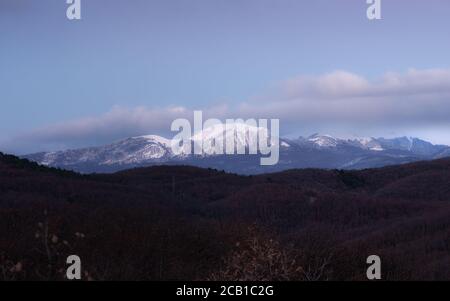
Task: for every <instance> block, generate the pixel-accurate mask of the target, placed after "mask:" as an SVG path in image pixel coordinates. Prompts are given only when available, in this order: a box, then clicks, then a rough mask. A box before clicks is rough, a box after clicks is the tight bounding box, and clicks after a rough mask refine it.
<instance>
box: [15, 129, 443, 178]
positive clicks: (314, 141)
mask: <svg viewBox="0 0 450 301" xmlns="http://www.w3.org/2000/svg"><path fill="white" fill-rule="evenodd" d="M251 130H253V129H251ZM259 130H260V129H259V128H255V129H254V131H255V132H259ZM233 133H236V134H234V136H231V135H230V133H229V132H225V130H224V132H223V135H224V136H223V137H225V139H229V138H230V137H231V139H234V143H235V145H236V147H243V148H244V149H245V150H246V153H247V155H217V154H211V149H209V150H207V151H206V153H203V154H202V155H194V154H187V153H186V152H184V153H182V154H181V155H176V154H174V153H173V152H172V149H171V140H169V139H167V138H164V137H162V136H158V135H144V136H136V137H130V138H127V139H124V140H120V141H117V142H115V143H112V144H108V145H104V146H99V147H89V148H81V149H73V150H66V151H56V152H41V153H35V154H29V155H25V156H22V157H23V158H26V159H29V160H31V161H35V162H37V163H39V164H42V165H45V166H50V167H58V168H62V169H68V170H73V171H78V172H82V173H97V172H115V171H119V170H124V169H129V168H134V167H143V166H151V165H161V164H166V165H180V164H182V165H193V166H198V167H211V168H216V169H223V170H225V171H228V172H235V173H240V174H259V173H267V172H276V171H283V170H287V169H292V168H325V169H333V168H338V169H365V168H371V167H382V166H387V165H396V164H403V163H408V162H414V161H421V160H433V159H438V158H444V157H447V156H450V147H449V146H445V145H433V144H432V143H430V142H427V141H425V140H421V139H419V138H413V137H398V138H391V139H387V138H382V137H381V138H374V137H367V138H353V139H343V138H336V137H333V136H331V135H321V134H313V135H311V136H309V137H299V138H297V139H288V138H280V160H279V163H278V164H277V165H275V166H268V167H267V166H265V167H263V166H260V165H259V162H258V160H257V159H259V158H260V156H259V155H249V154H248V150H249V148H250V147H256V148H257V147H258V146H257V142H256V141H253V140H251V139H250V138H249V137H250V136H246V134H245V133H244V134H243V133H242V132H239V131H238V130H236V131H233ZM219 134H221V133H220V131H218V130H217V129H215V128H213V129H209V128H208V129H205V130H204V131H203V132H200V133H197V134H195V135H193V136H192V137H191V146H192V145H193V144H194V143H199V141H200V142H201V139H217V137H218V135H219ZM215 141H217V140H215ZM222 141H223V140H222ZM184 151H186V149H185V150H184ZM207 153H209V155H208V154H207Z"/></svg>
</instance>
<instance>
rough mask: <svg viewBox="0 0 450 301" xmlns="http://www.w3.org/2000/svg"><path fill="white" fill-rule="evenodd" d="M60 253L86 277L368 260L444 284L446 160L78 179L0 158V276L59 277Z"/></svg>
mask: <svg viewBox="0 0 450 301" xmlns="http://www.w3.org/2000/svg"><path fill="white" fill-rule="evenodd" d="M70 254H77V255H79V256H80V257H81V259H82V262H83V267H84V272H85V274H84V279H93V280H105V279H116V280H162V279H167V280H202V279H211V280H217V279H223V280H239V279H247V280H248V279H251V280H364V279H365V275H366V263H365V261H366V258H367V257H368V256H369V255H372V254H376V255H379V256H380V257H381V259H382V267H383V268H382V271H383V278H384V279H390V280H432V279H446V280H450V159H442V160H436V161H430V162H417V163H412V164H406V165H400V166H391V167H385V168H380V169H368V170H361V171H341V170H328V171H327V170H318V169H317V170H316V169H305V170H290V171H285V172H281V173H274V174H264V175H258V176H240V175H233V174H227V173H224V172H221V171H217V170H212V169H200V168H195V167H189V166H155V167H149V168H141V169H133V170H127V171H122V172H119V173H115V174H98V175H79V174H76V173H72V172H67V171H62V170H58V169H49V168H45V167H41V166H39V165H37V164H35V163H31V162H28V161H26V160H21V159H18V158H16V157H13V156H6V155H2V154H1V155H0V280H14V279H17V280H27V279H31V280H47V279H63V277H64V275H65V268H66V265H65V258H66V257H67V256H68V255H70ZM269 254H271V255H269ZM273 266H275V267H276V269H274V268H273Z"/></svg>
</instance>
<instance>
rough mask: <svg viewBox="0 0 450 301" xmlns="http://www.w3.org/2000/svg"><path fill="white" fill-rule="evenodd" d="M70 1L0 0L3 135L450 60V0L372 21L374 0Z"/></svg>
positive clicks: (432, 0)
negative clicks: (116, 111) (74, 11)
mask: <svg viewBox="0 0 450 301" xmlns="http://www.w3.org/2000/svg"><path fill="white" fill-rule="evenodd" d="M66 7H67V5H66V4H65V0H39V1H35V0H0V104H1V110H0V141H6V140H8V141H11V140H14V139H18V138H14V137H16V136H17V135H23V134H24V133H27V132H32V131H33V130H35V129H39V128H43V127H47V126H52V125H53V124H64V123H65V122H67V121H73V120H77V119H80V118H85V117H95V116H102V115H103V114H105V113H106V112H109V111H110V110H111V109H112V108H113V107H114V106H120V107H124V108H129V109H130V110H133V108H135V107H146V108H149V109H151V108H162V107H168V106H183V107H186V108H190V109H194V108H204V107H211V106H214V105H216V104H227V105H236V106H239V104H241V103H243V102H247V101H248V100H249V99H252V98H254V97H257V96H260V95H262V94H265V93H266V91H269V90H271V88H272V87H273V86H274V85H275V86H276V85H277V83H279V82H282V81H285V80H288V79H291V78H295V77H297V76H302V75H308V76H321V75H322V74H326V73H329V72H333V71H335V70H345V71H348V72H351V73H354V74H358V75H360V76H362V77H364V78H366V79H367V80H371V79H376V78H381V77H382V76H383V75H384V74H385V73H387V72H399V73H403V72H407V70H408V69H409V68H414V69H417V70H427V69H449V68H450V60H449V53H450V1H446V0H441V1H439V0H427V1H418V0H409V1H406V0H405V1H403V0H383V1H382V9H383V10H382V15H383V20H381V21H375V22H370V21H368V20H367V18H366V12H365V11H366V8H367V4H366V1H365V0H314V1H306V0H305V1H300V0H157V1H156V0H155V1H153V0H152V1H150V0H133V1H130V0H82V17H83V19H82V20H81V21H68V20H67V19H66V14H65V9H66ZM446 104H447V107H450V105H449V104H448V101H447V102H446ZM444 105H445V104H444ZM237 117H239V116H237ZM281 121H282V122H283V120H281ZM427 126H428V125H426V124H425V125H424V128H427ZM433 126H435V125H433V124H430V125H429V128H430V130H428V131H426V130H424V135H427V134H426V133H428V136H429V138H430V139H432V140H433V141H436V142H450V141H449V140H450V138H448V139H446V138H447V137H444V136H445V133H446V132H445V131H446V130H447V129H448V128H447V127H446V126H447V125H446V124H444V125H442V126H441V125H440V128H441V130H440V132H439V134H436V135H433ZM402 129H404V127H403V128H402ZM152 130H153V129H150V128H149V129H148V131H149V132H150V131H152ZM154 130H155V131H156V130H157V129H154ZM307 130H308V131H313V128H312V126H311V128H308V129H307ZM321 130H322V129H321ZM324 130H326V128H325V129H324ZM395 132H396V133H398V134H401V133H403V132H405V134H409V133H411V134H414V133H416V132H417V133H418V134H421V133H420V131H412V130H411V131H405V130H398V131H395ZM127 133H128V132H127ZM430 133H431V134H430ZM436 133H437V132H436ZM443 133H444V134H443ZM356 134H362V135H364V134H365V132H361V133H356ZM380 134H383V133H380ZM119 136H120V134H117V135H111V138H120V137H119ZM449 136H450V135H449ZM17 137H19V136H17ZM424 138H427V137H424ZM48 139H50V138H48ZM93 141H94V142H95V141H97V140H96V139H95V137H94V139H93V138H92V137H87V138H86V143H87V144H92V143H94V142H93ZM47 142H48V141H47ZM103 142H106V141H104V140H102V139H100V138H99V139H98V143H103ZM5 143H6V142H5ZM34 143H35V144H38V143H39V142H38V141H36V142H34ZM13 144H14V143H13ZM80 144H82V143H81V142H80ZM0 145H1V144H0ZM4 145H5V146H4V148H5V149H7V150H10V151H15V152H20V153H23V152H27V151H31V150H33V151H34V150H36V149H39V148H45V143H43V145H42V147H41V146H39V145H34V146H33V147H29V146H9V145H8V144H7V143H6V144H4ZM60 145H61V146H64V143H60ZM68 145H70V143H68ZM0 147H1V146H0Z"/></svg>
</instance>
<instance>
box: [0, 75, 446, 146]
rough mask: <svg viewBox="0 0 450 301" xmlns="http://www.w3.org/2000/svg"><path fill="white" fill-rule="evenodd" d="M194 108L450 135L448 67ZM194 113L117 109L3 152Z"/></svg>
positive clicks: (24, 138)
mask: <svg viewBox="0 0 450 301" xmlns="http://www.w3.org/2000/svg"><path fill="white" fill-rule="evenodd" d="M196 109H203V110H204V112H205V114H204V115H205V118H221V119H225V118H280V119H281V124H282V126H283V125H284V126H286V127H290V128H295V127H297V128H300V127H301V128H302V129H309V130H311V131H315V129H324V128H327V127H329V128H353V129H355V128H359V129H360V130H361V132H360V133H357V134H359V135H365V133H364V130H365V129H367V128H369V127H375V128H377V129H379V130H380V131H385V130H388V129H392V128H395V127H399V128H401V129H407V128H408V127H409V128H417V127H426V128H428V129H432V128H433V127H439V129H440V130H441V131H442V129H443V128H444V130H445V129H447V130H449V133H450V118H449V117H450V70H446V69H430V70H415V69H411V70H408V71H407V72H405V73H393V72H389V73H386V74H385V75H383V76H382V77H380V78H378V79H373V80H370V79H367V78H365V77H362V76H360V75H357V74H353V73H350V72H347V71H334V72H331V73H327V74H324V75H321V76H299V77H296V78H292V79H288V80H285V81H282V82H280V83H278V84H277V85H276V88H274V89H273V90H272V91H269V92H267V93H265V94H264V93H261V94H260V95H259V96H258V97H255V98H254V99H252V100H250V101H247V102H244V103H241V104H237V105H234V106H229V105H227V104H223V105H218V106H213V107H207V108H196ZM193 110H194V109H193V108H186V107H179V106H171V107H167V108H149V107H145V106H143V107H136V108H125V107H119V106H117V107H114V108H112V109H111V110H110V111H109V112H107V113H105V114H103V115H101V116H94V117H89V118H82V119H79V120H72V121H68V122H64V123H62V124H56V125H49V126H46V127H43V128H40V129H36V130H33V131H30V132H29V133H25V134H22V135H20V136H18V137H12V138H11V139H9V141H8V142H6V143H4V147H5V148H6V149H11V150H15V151H16V152H22V153H24V152H31V151H37V150H49V149H58V148H68V147H79V146H86V145H95V144H102V143H108V142H112V141H114V140H117V139H121V138H125V137H129V136H136V135H142V134H153V133H166V134H167V133H168V129H169V128H170V124H171V122H172V121H173V120H174V119H176V118H188V119H190V118H192V116H193ZM379 134H380V135H383V133H381V132H380V133H379ZM449 136H450V135H449ZM425 138H426V137H425ZM443 142H446V141H443Z"/></svg>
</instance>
